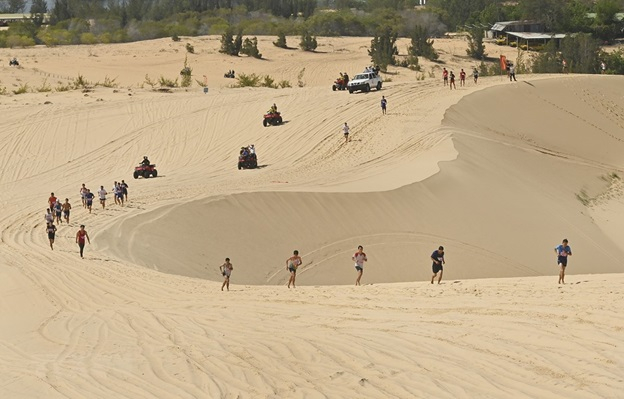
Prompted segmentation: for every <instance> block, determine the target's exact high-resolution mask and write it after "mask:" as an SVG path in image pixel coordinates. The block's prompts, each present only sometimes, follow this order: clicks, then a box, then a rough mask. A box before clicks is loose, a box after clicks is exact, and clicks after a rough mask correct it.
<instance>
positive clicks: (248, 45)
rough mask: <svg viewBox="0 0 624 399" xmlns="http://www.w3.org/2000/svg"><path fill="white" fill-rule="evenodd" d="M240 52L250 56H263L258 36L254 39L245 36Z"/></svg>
mask: <svg viewBox="0 0 624 399" xmlns="http://www.w3.org/2000/svg"><path fill="white" fill-rule="evenodd" d="M240 52H241V53H243V54H245V55H248V56H250V57H254V58H262V54H260V51H258V38H256V37H254V38H253V39H248V38H245V41H244V42H243V47H242V48H241V51H240Z"/></svg>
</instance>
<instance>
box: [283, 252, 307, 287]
mask: <svg viewBox="0 0 624 399" xmlns="http://www.w3.org/2000/svg"><path fill="white" fill-rule="evenodd" d="M302 263H303V260H302V259H301V256H299V251H297V250H294V251H293V256H291V257H290V258H288V259H286V270H288V271H289V272H290V279H288V288H290V285H291V284H292V286H293V288H295V278H296V277H297V268H298V267H299V266H301V264H302Z"/></svg>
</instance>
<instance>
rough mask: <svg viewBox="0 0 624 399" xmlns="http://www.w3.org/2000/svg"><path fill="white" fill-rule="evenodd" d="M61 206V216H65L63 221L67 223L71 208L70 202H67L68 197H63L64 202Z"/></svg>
mask: <svg viewBox="0 0 624 399" xmlns="http://www.w3.org/2000/svg"><path fill="white" fill-rule="evenodd" d="M62 208H63V216H64V217H65V221H66V222H67V224H69V211H70V210H71V204H70V203H69V198H65V203H64V204H63V206H62Z"/></svg>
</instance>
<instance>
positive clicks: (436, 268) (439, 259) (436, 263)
mask: <svg viewBox="0 0 624 399" xmlns="http://www.w3.org/2000/svg"><path fill="white" fill-rule="evenodd" d="M431 260H432V261H433V265H431V269H432V270H433V276H431V284H433V280H435V278H436V276H438V273H439V274H440V275H439V277H438V284H440V281H442V273H443V272H444V266H443V265H444V263H446V262H445V261H444V247H443V246H442V245H440V246H439V247H438V249H436V250H435V251H433V253H432V254H431Z"/></svg>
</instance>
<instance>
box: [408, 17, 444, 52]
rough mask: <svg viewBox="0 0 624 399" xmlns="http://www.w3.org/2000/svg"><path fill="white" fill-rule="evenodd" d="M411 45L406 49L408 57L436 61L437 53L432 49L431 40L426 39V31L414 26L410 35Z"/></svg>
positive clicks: (421, 27)
mask: <svg viewBox="0 0 624 399" xmlns="http://www.w3.org/2000/svg"><path fill="white" fill-rule="evenodd" d="M411 39H412V43H411V46H410V47H409V48H408V49H407V52H408V53H409V55H413V56H416V57H425V58H427V59H429V60H431V61H435V60H437V59H438V57H439V56H438V53H437V52H436V51H435V49H434V48H433V40H431V39H429V38H428V37H427V30H426V29H425V28H424V27H423V26H420V25H416V26H415V27H414V29H413V30H412V34H411Z"/></svg>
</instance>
